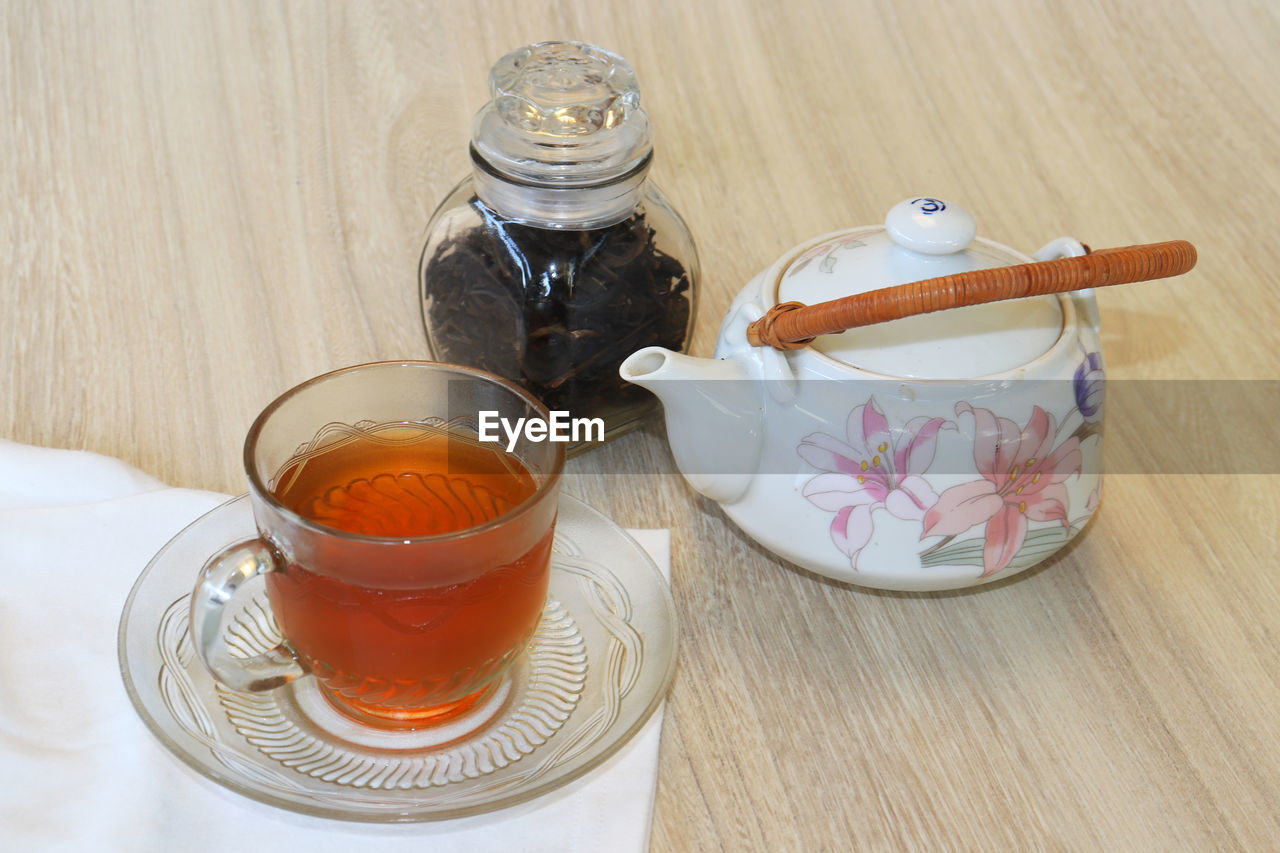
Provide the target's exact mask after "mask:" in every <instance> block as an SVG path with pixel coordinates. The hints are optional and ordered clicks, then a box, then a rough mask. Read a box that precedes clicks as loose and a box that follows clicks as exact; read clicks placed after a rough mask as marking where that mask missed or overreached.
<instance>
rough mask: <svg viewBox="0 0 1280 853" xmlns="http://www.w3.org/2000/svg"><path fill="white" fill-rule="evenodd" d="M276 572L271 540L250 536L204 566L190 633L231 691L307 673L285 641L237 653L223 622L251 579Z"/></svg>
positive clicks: (193, 602)
mask: <svg viewBox="0 0 1280 853" xmlns="http://www.w3.org/2000/svg"><path fill="white" fill-rule="evenodd" d="M275 570H276V560H275V557H274V555H273V554H272V553H271V550H270V549H269V548H268V547H267V544H266V543H265V542H263V541H262V540H261V539H250V540H249V541H247V542H241V543H239V544H237V545H232V546H231V547H229V548H226V549H224V550H223V551H221V552H220V553H218V554H215V555H214V556H213V557H212V558H210V559H209V561H208V562H207V563H205V564H204V567H203V568H202V569H200V577H199V579H198V580H197V581H196V587H195V591H194V592H193V593H192V594H191V637H192V639H193V640H195V647H196V654H198V655H199V656H200V660H201V661H202V662H203V663H204V665H205V666H206V667H207V668H208V670H209V672H211V673H213V677H214V678H216V679H217V680H218V681H219V682H221V683H222V684H223V685H225V686H227V687H230V688H231V689H232V690H248V691H251V692H258V691H263V690H272V689H274V688H276V687H279V686H280V685H282V684H287V683H288V682H290V681H293V680H294V679H295V678H297V677H298V676H300V675H305V674H306V672H307V670H306V668H305V667H303V665H302V663H301V662H300V661H299V660H298V657H297V655H296V654H295V653H294V651H293V649H291V648H289V646H287V645H286V644H284V643H281V644H280V645H278V646H276V647H275V648H273V649H269V650H268V651H265V652H263V653H261V654H258V655H253V656H248V657H235V656H233V655H232V654H231V651H230V648H229V647H228V645H227V641H226V632H225V630H224V624H223V621H224V619H225V614H226V612H227V611H226V606H227V605H228V604H229V603H230V602H231V600H232V599H233V598H234V597H235V595H236V593H237V592H238V591H239V589H240V587H242V586H244V584H245V583H246V582H247V581H249V580H251V579H253V578H256V577H258V576H259V575H263V574H266V573H267V572H272V571H275Z"/></svg>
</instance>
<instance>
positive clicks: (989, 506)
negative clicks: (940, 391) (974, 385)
mask: <svg viewBox="0 0 1280 853" xmlns="http://www.w3.org/2000/svg"><path fill="white" fill-rule="evenodd" d="M962 412H969V413H970V414H972V415H973V419H974V427H975V435H974V445H973V458H974V462H976V463H977V466H978V473H980V474H981V475H982V479H981V480H975V481H973V482H971V483H963V484H961V485H959V486H952V487H951V488H949V489H946V490H945V491H943V493H942V494H941V495H940V496H939V498H938V500H937V502H936V503H935V504H934V505H933V506H932V507H931V508H930V509H929V511H928V512H926V513H925V517H924V536H939V535H941V536H954V535H956V534H959V533H963V532H964V531H966V530H968V529H969V528H971V527H974V526H976V525H979V524H983V523H985V524H986V525H987V527H986V540H987V541H986V546H985V547H984V548H983V551H982V576H983V577H986V576H987V575H990V574H994V573H996V572H998V571H1000V570H1001V569H1003V568H1005V567H1006V566H1008V565H1009V562H1010V561H1011V560H1012V559H1013V557H1014V555H1015V554H1017V553H1018V550H1019V549H1020V548H1021V547H1022V544H1023V542H1024V541H1025V539H1026V536H1027V527H1028V525H1029V523H1030V522H1031V521H1057V522H1060V523H1061V524H1062V525H1063V526H1064V527H1069V526H1070V522H1069V521H1068V520H1067V513H1068V507H1067V504H1068V496H1067V489H1066V487H1065V486H1063V485H1062V483H1063V481H1064V480H1066V479H1067V478H1068V477H1070V476H1071V475H1072V474H1079V473H1080V469H1081V463H1082V461H1083V457H1082V455H1081V453H1080V440H1079V439H1078V438H1076V437H1075V436H1072V437H1071V438H1068V439H1067V440H1066V441H1064V442H1063V443H1062V444H1060V445H1058V446H1057V447H1054V446H1053V440H1054V430H1055V424H1054V419H1053V417H1052V416H1051V415H1049V414H1048V413H1046V412H1045V411H1044V410H1043V409H1041V408H1040V407H1039V406H1036V407H1035V408H1034V409H1033V410H1032V412H1031V419H1030V420H1029V421H1028V422H1027V426H1026V427H1025V428H1021V429H1020V428H1019V427H1018V425H1017V424H1016V423H1014V422H1013V421H1011V420H1009V419H1008V418H1001V417H997V416H996V415H995V414H994V413H992V412H991V411H990V410H988V409H975V408H973V407H972V406H970V405H969V404H968V403H963V402H962V403H958V404H956V414H957V415H959V414H961V413H962ZM921 538H923V537H921Z"/></svg>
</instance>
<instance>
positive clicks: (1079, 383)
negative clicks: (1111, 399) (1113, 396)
mask: <svg viewBox="0 0 1280 853" xmlns="http://www.w3.org/2000/svg"><path fill="white" fill-rule="evenodd" d="M1105 378H1106V377H1105V374H1104V372H1103V369H1102V353H1100V352H1091V353H1089V354H1087V355H1086V356H1085V357H1084V361H1083V362H1081V364H1080V366H1079V367H1077V368H1076V373H1075V376H1074V377H1073V378H1072V388H1073V390H1074V391H1075V395H1076V408H1078V409H1079V410H1080V414H1081V415H1083V416H1084V419H1085V422H1086V423H1094V422H1095V421H1100V420H1102V404H1103V398H1104V396H1105Z"/></svg>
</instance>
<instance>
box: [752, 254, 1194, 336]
mask: <svg viewBox="0 0 1280 853" xmlns="http://www.w3.org/2000/svg"><path fill="white" fill-rule="evenodd" d="M1195 265H1196V248H1195V246H1193V245H1191V244H1190V243H1188V242H1187V241H1185V240H1170V241H1168V242H1165V243H1144V244H1142V245H1139V246H1124V247H1122V248H1116V249H1099V250H1097V251H1096V252H1090V253H1088V254H1085V255H1081V256H1079V257H1075V258H1059V259H1057V260H1054V261H1038V262H1035V263H1030V264H1017V265H1015V266H1011V267H993V268H992V269H984V270H973V271H972V272H964V273H957V274H955V275H944V276H939V277H938V278H929V279H925V280H924V281H917V282H912V283H911V284H900V285H897V286H895V287H886V288H883V289H881V290H873V291H870V292H868V293H859V294H855V295H853V296H846V297H844V298H842V299H833V300H831V301H830V302H820V303H818V304H816V305H804V304H802V303H799V302H784V303H782V304H780V305H775V306H773V307H772V308H770V309H769V311H768V312H766V313H765V315H764V316H763V317H761V318H760V319H759V320H756V321H755V322H754V323H752V324H751V325H750V326H748V327H747V340H748V341H750V342H751V344H752V345H754V346H771V347H775V348H777V349H784V350H786V349H799V348H800V347H803V346H805V345H806V344H808V343H809V342H810V341H812V340H813V339H814V338H816V337H817V336H818V335H831V334H835V333H837V332H843V331H844V330H846V329H853V328H856V327H858V326H869V325H871V324H873V323H884V322H887V321H889V320H897V319H900V318H902V317H910V316H912V315H913V314H928V313H931V312H933V311H944V310H946V309H948V308H962V307H964V306H966V305H980V304H982V303H984V302H999V301H1001V300H1004V299H1021V298H1023V297H1026V296H1042V295H1044V294H1046V293H1064V292H1066V291H1070V290H1082V289H1084V288H1088V287H1107V286H1109V285H1112V284H1127V283H1130V282H1135V281H1150V280H1151V279H1156V278H1169V277H1170V276H1175V275H1182V274H1183V273H1185V272H1187V271H1188V270H1190V269H1191V268H1192V267H1194V266H1195Z"/></svg>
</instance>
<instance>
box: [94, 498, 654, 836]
mask: <svg viewBox="0 0 1280 853" xmlns="http://www.w3.org/2000/svg"><path fill="white" fill-rule="evenodd" d="M256 535H257V531H256V529H255V527H254V522H253V513H252V510H251V509H250V505H249V500H248V497H247V496H244V495H242V496H241V497H238V498H235V499H233V500H231V501H228V502H227V503H225V504H223V505H222V506H220V507H218V508H216V509H214V510H212V511H211V512H209V513H207V514H206V515H204V516H202V517H201V518H199V519H197V520H196V521H195V522H193V523H192V524H191V525H190V526H188V527H187V528H186V529H185V530H183V531H182V532H181V533H179V534H178V535H177V536H175V537H174V538H173V539H172V540H171V541H170V542H169V543H168V544H167V545H166V546H165V547H164V548H163V549H162V550H161V551H160V552H159V553H158V554H157V555H156V556H155V557H154V558H153V559H152V561H151V563H150V564H149V565H148V566H147V568H146V569H145V570H144V571H143V573H142V575H141V576H140V577H139V578H138V580H137V582H136V583H135V584H134V587H133V590H132V592H130V594H129V599H128V601H127V602H126V603H125V607H124V612H123V614H122V615H121V618H120V635H119V655H120V669H121V672H122V673H123V675H124V684H125V688H126V689H127V690H128V692H129V698H130V699H132V700H133V704H134V707H136V708H137V710H138V713H139V714H140V715H141V716H142V719H143V721H145V722H146V724H147V725H148V726H149V727H150V728H151V730H152V731H153V732H154V733H155V735H156V736H157V737H158V738H159V739H160V741H161V743H163V744H164V745H165V746H166V747H167V748H168V749H169V750H170V751H171V752H173V753H174V754H175V755H176V756H178V758H180V759H182V760H183V761H184V762H186V763H187V764H188V765H190V766H191V767H193V768H194V769H195V770H197V771H198V772H200V773H201V774H203V775H205V776H207V777H208V778H209V779H212V780H213V781H214V782H217V783H218V784H220V785H223V786H225V787H226V788H229V789H230V790H233V791H236V792H238V793H240V794H243V795H244V796H247V797H251V798H253V799H255V800H259V801H261V802H264V803H268V804H270V805H273V806H278V807H281V808H285V809H290V810H293V811H297V812H303V813H306V814H312V815H319V816H321V817H328V818H338V819H343V820H359V821H375V822H407V821H429V820H442V819H446V818H457V817H464V816H467V815H474V814H479V813H482V812H487V811H492V810H494V809H500V808H506V807H508V806H512V805H515V804H517V803H521V802H524V801H526V800H529V799H532V798H534V797H537V796H540V795H542V794H546V793H548V792H549V791H552V790H554V789H556V788H559V787H561V786H563V785H565V784H567V783H568V782H570V781H572V780H574V779H577V778H578V777H580V776H582V775H583V774H584V773H586V772H587V771H589V770H591V769H592V768H594V767H596V766H597V765H599V764H600V763H601V762H603V761H604V760H605V759H607V758H608V757H609V756H610V755H612V754H613V753H614V752H616V751H617V750H618V749H619V748H620V747H621V746H622V745H623V744H624V743H626V742H627V741H628V740H629V739H630V738H631V737H632V735H634V734H635V733H636V732H638V731H639V730H640V727H641V726H642V725H643V724H644V722H645V721H646V720H647V719H648V718H649V715H650V714H652V713H653V711H654V709H655V708H657V706H658V704H659V702H660V701H661V700H662V697H663V695H664V694H665V693H666V690H667V687H668V686H669V684H670V682H671V678H672V675H673V673H674V671H675V650H676V622H675V607H674V604H673V602H672V600H671V593H670V590H669V587H668V585H667V582H666V580H665V579H664V578H663V577H662V575H661V573H660V572H659V571H658V568H657V567H656V566H655V565H654V564H653V561H652V560H651V559H650V558H649V556H648V554H646V553H645V552H644V550H643V549H642V548H641V547H640V546H639V544H637V543H636V541H635V540H634V539H632V538H631V537H630V536H628V535H627V533H626V532H625V531H624V530H623V529H622V528H620V527H618V526H617V525H616V524H614V523H613V522H612V521H610V520H609V519H608V518H606V517H605V516H603V515H601V514H600V513H599V512H596V511H595V510H594V509H591V508H590V507H588V506H587V505H586V504H584V503H582V502H581V501H579V500H576V499H574V498H571V497H568V496H562V497H561V499H560V513H559V519H558V521H557V523H556V539H555V548H554V553H553V556H552V572H551V588H550V593H549V596H548V601H547V606H546V608H545V609H544V611H543V615H542V622H541V623H540V625H539V627H538V631H537V634H536V635H535V637H534V640H533V642H532V643H531V644H530V647H529V649H528V650H527V651H526V652H525V653H524V654H523V655H522V656H521V658H520V660H519V661H518V662H517V663H516V665H515V666H513V667H512V671H511V676H510V677H509V679H508V682H507V683H506V684H504V685H503V686H502V687H500V688H499V690H498V691H496V693H495V698H494V699H493V700H491V701H490V702H488V703H487V706H486V707H485V708H482V709H480V710H479V711H477V712H476V713H477V714H479V715H481V716H480V717H479V719H478V721H473V723H472V724H471V725H466V724H462V723H460V727H459V728H458V729H455V730H454V731H455V732H461V733H460V734H456V733H455V734H450V733H447V732H441V731H438V730H427V731H426V732H386V731H379V730H371V729H367V728H364V727H361V726H357V725H352V724H349V723H346V722H345V718H341V717H340V715H338V714H336V713H333V712H330V711H327V709H326V703H325V702H324V701H323V700H322V699H319V698H318V697H317V695H316V694H318V688H316V687H315V685H314V682H313V680H312V679H310V678H306V677H304V678H300V679H298V680H296V681H294V682H291V683H290V684H288V685H285V686H284V687H281V688H278V689H276V690H273V691H271V692H268V693H240V692H236V691H232V690H228V689H226V688H224V687H222V686H221V685H219V684H217V683H216V682H215V681H214V680H213V678H212V677H211V676H210V675H209V674H208V672H207V671H206V670H205V668H204V667H203V666H202V665H201V663H200V661H199V659H198V658H197V657H196V656H195V652H194V649H193V648H192V643H191V639H190V634H189V632H188V630H187V619H188V614H187V610H188V603H189V596H190V593H191V587H192V586H193V585H194V583H195V578H196V573H197V572H198V571H199V569H200V567H201V566H202V565H203V564H204V562H205V560H206V559H207V558H208V557H209V556H210V555H211V554H213V553H215V552H216V551H218V550H220V549H222V548H223V547H225V546H227V545H230V544H233V543H235V542H239V541H242V540H244V539H250V538H253V537H254V536H256ZM250 583H256V584H258V586H257V587H256V588H254V589H250V590H247V591H249V592H251V593H252V595H251V596H247V597H246V598H248V603H247V605H246V606H245V607H243V608H242V610H241V611H240V612H239V614H238V616H237V618H236V619H234V620H232V623H231V624H230V625H229V626H228V628H227V632H228V635H230V636H229V638H228V642H229V643H230V644H232V645H236V644H238V645H239V646H240V647H241V648H242V649H243V650H244V652H245V653H246V654H254V653H256V652H258V651H260V650H262V649H265V648H269V647H271V646H273V645H275V644H276V643H277V642H279V635H278V633H277V632H276V627H275V623H274V621H273V620H272V618H271V612H270V605H269V604H268V602H267V597H266V590H265V584H263V583H262V581H261V579H257V580H255V581H251V582H250ZM344 726H345V728H344Z"/></svg>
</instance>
